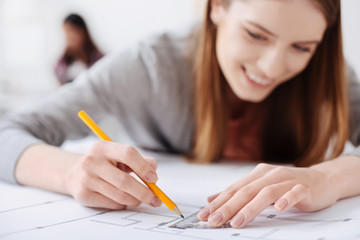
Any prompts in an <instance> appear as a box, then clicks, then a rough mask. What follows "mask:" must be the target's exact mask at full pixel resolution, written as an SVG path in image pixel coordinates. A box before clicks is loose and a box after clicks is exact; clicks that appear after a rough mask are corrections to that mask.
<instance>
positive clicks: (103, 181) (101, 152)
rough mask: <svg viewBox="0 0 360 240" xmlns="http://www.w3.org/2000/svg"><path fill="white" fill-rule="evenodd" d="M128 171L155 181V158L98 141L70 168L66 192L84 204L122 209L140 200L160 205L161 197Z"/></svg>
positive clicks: (134, 150) (152, 181)
mask: <svg viewBox="0 0 360 240" xmlns="http://www.w3.org/2000/svg"><path fill="white" fill-rule="evenodd" d="M131 171H133V172H135V173H136V175H137V176H139V177H140V178H141V179H143V180H145V181H147V182H149V183H155V182H156V181H157V175H156V160H155V159H153V158H150V157H143V156H141V155H140V153H139V152H138V151H137V150H136V149H135V148H133V147H131V146H128V145H123V144H119V143H114V142H106V141H99V142H97V143H95V144H94V145H93V146H92V148H91V149H90V150H89V151H88V153H87V154H86V155H85V156H83V157H82V158H81V159H79V160H78V161H77V162H76V163H75V164H74V165H73V167H71V168H70V170H69V172H68V176H67V178H66V179H67V180H66V181H67V183H66V186H67V191H68V192H69V193H70V194H71V195H72V196H73V197H74V198H75V199H76V200H77V201H78V202H80V203H81V204H83V205H85V206H87V207H95V208H106V209H124V208H125V207H126V206H138V205H140V204H141V203H142V202H143V203H146V204H149V205H151V206H154V207H157V206H160V205H161V201H160V199H158V198H157V197H156V196H155V195H154V193H153V192H152V191H151V190H150V189H149V188H148V187H147V186H145V185H144V184H142V183H140V182H139V181H138V180H136V179H135V178H134V177H133V176H131V175H130V174H129V173H130V172H131Z"/></svg>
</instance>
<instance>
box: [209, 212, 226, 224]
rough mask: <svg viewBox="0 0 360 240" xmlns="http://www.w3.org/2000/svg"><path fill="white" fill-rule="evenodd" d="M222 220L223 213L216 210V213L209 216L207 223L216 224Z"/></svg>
mask: <svg viewBox="0 0 360 240" xmlns="http://www.w3.org/2000/svg"><path fill="white" fill-rule="evenodd" d="M222 220H223V215H222V213H220V212H217V213H215V214H214V215H212V216H211V217H210V219H209V220H208V222H209V224H210V226H214V227H215V226H218V225H219V224H220V223H221V222H222Z"/></svg>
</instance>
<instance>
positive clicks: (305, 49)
mask: <svg viewBox="0 0 360 240" xmlns="http://www.w3.org/2000/svg"><path fill="white" fill-rule="evenodd" d="M294 48H295V49H296V50H299V51H301V52H310V51H311V50H310V48H307V47H302V46H299V45H296V44H295V45H294Z"/></svg>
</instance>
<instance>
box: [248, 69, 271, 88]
mask: <svg viewBox="0 0 360 240" xmlns="http://www.w3.org/2000/svg"><path fill="white" fill-rule="evenodd" d="M246 74H247V75H248V77H249V78H250V79H251V80H252V81H254V82H256V83H258V84H261V85H269V84H270V83H271V81H269V80H265V79H263V78H261V77H258V76H256V75H255V74H253V73H248V72H247V71H246Z"/></svg>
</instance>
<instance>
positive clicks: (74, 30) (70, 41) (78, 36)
mask: <svg viewBox="0 0 360 240" xmlns="http://www.w3.org/2000/svg"><path fill="white" fill-rule="evenodd" d="M64 32H65V38H66V44H67V47H68V48H69V49H72V50H78V49H81V47H82V45H83V44H84V41H85V33H84V30H82V29H80V28H79V27H76V26H74V25H72V24H70V23H64Z"/></svg>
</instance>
